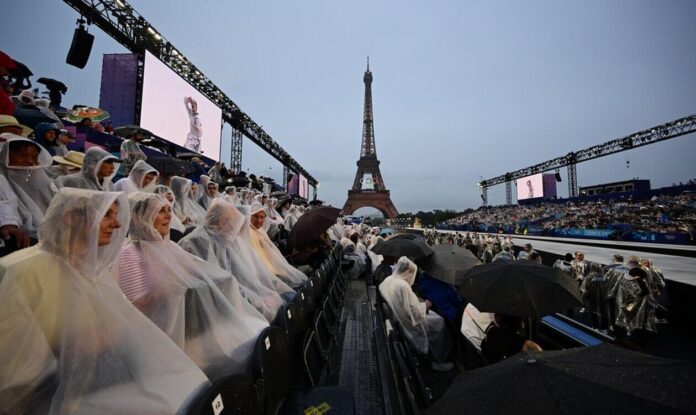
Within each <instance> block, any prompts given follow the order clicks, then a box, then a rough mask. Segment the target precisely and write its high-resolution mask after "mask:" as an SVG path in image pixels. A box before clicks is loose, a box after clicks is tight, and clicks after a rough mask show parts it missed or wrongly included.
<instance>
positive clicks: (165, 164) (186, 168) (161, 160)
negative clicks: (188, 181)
mask: <svg viewBox="0 0 696 415" xmlns="http://www.w3.org/2000/svg"><path fill="white" fill-rule="evenodd" d="M147 164H149V165H151V166H152V167H154V168H155V169H157V171H158V172H159V173H160V174H161V175H162V176H164V177H168V176H181V177H186V176H187V175H188V174H189V173H192V172H193V171H194V170H193V166H192V165H191V163H189V162H188V161H184V160H179V159H175V158H173V157H148V159H147Z"/></svg>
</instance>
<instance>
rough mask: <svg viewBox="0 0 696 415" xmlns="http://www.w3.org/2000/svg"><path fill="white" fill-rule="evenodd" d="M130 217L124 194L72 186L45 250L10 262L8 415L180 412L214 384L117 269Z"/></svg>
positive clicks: (0, 392)
mask: <svg viewBox="0 0 696 415" xmlns="http://www.w3.org/2000/svg"><path fill="white" fill-rule="evenodd" d="M114 203H117V204H118V206H116V207H114V206H113V205H114ZM114 208H116V209H118V210H117V212H114V211H113V209H114ZM106 215H108V216H106ZM105 216H106V217H105ZM102 218H104V221H105V223H107V224H109V223H110V224H111V225H112V226H111V227H107V228H105V229H104V235H108V233H109V232H111V236H110V241H109V243H108V244H107V245H103V246H99V239H100V238H99V235H100V225H101V223H102ZM129 219H130V213H129V210H128V201H127V199H126V197H125V195H123V194H121V193H111V192H100V191H90V190H81V189H62V190H61V191H60V192H59V193H58V194H57V195H56V196H55V198H54V200H53V202H52V203H51V205H50V206H49V208H48V210H47V211H46V214H45V218H44V222H43V223H41V225H40V227H39V244H38V245H37V246H34V247H31V248H27V249H23V250H21V251H18V252H15V253H13V254H11V255H8V256H6V257H4V258H2V260H0V304H2V307H0V327H2V329H1V330H0V408H2V409H1V410H2V411H4V413H13V414H15V413H16V414H19V413H41V414H44V413H48V414H94V413H100V414H124V415H125V414H135V413H138V414H145V413H147V414H174V413H181V412H183V411H185V409H186V407H187V406H188V404H189V403H190V402H191V401H192V400H193V399H195V397H196V396H197V395H198V394H199V393H200V391H201V390H203V389H205V388H207V387H208V386H209V385H210V383H209V381H208V379H207V378H206V376H205V374H203V372H202V371H201V370H200V369H199V368H198V367H197V366H196V364H195V363H193V361H191V359H189V358H188V356H186V354H184V352H182V351H181V350H180V349H179V348H178V347H177V346H176V345H175V344H174V343H172V341H171V340H170V339H169V338H168V337H167V336H166V335H165V334H164V333H163V332H162V331H161V330H160V329H159V328H158V327H157V326H155V325H154V324H153V323H152V322H151V321H150V320H148V319H147V318H146V317H145V316H143V315H142V313H140V312H139V311H138V310H137V309H136V308H135V307H133V306H132V305H131V304H130V303H129V302H128V300H126V298H125V297H124V296H123V294H122V293H121V290H120V289H119V287H118V285H117V284H116V282H115V281H114V278H113V276H112V275H110V273H109V271H108V268H109V265H110V264H111V263H112V262H113V260H114V259H115V258H116V256H117V255H118V252H119V250H120V248H121V244H122V243H123V240H124V238H125V235H126V232H127V230H128V226H127V224H128V222H129ZM115 221H117V223H118V224H120V228H117V229H113V226H117V225H116V224H115ZM104 235H103V236H104Z"/></svg>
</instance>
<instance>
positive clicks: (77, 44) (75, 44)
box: [65, 27, 94, 69]
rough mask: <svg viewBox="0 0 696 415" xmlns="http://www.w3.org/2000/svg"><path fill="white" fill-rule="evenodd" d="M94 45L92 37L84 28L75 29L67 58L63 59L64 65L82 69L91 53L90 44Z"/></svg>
mask: <svg viewBox="0 0 696 415" xmlns="http://www.w3.org/2000/svg"><path fill="white" fill-rule="evenodd" d="M93 43H94V35H92V34H90V33H88V32H87V31H86V30H85V29H84V27H78V28H77V29H75V34H74V35H73V39H72V43H71V44H70V50H69V51H68V56H67V57H66V58H65V63H67V64H70V65H72V66H77V67H78V68H80V69H82V68H84V67H85V65H87V61H88V60H89V54H90V52H92V44H93Z"/></svg>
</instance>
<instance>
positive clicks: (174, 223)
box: [153, 184, 186, 233]
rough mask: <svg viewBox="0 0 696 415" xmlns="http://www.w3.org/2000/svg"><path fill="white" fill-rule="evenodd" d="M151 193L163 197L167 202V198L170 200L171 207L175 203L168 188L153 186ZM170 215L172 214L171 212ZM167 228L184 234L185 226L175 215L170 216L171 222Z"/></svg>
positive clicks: (172, 194)
mask: <svg viewBox="0 0 696 415" xmlns="http://www.w3.org/2000/svg"><path fill="white" fill-rule="evenodd" d="M153 193H155V194H158V195H162V196H164V198H165V199H167V201H169V198H171V201H169V203H171V204H172V205H174V202H175V201H176V196H174V192H173V191H172V189H171V188H170V187H169V186H165V185H163V184H158V185H157V186H155V189H154V190H153ZM172 209H173V208H172ZM172 213H174V212H173V211H172ZM169 228H170V229H175V230H177V231H179V232H181V233H184V232H186V225H184V224H183V223H182V222H181V219H179V216H177V215H176V214H173V215H172V220H171V221H170V222H169Z"/></svg>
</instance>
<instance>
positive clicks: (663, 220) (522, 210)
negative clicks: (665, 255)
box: [437, 180, 696, 244]
mask: <svg viewBox="0 0 696 415" xmlns="http://www.w3.org/2000/svg"><path fill="white" fill-rule="evenodd" d="M664 190H665V192H664V193H663V194H656V195H653V196H650V197H647V198H624V197H616V198H613V199H608V200H604V201H603V200H590V201H586V200H582V197H581V198H578V199H576V200H573V201H563V200H557V201H544V202H540V203H539V204H536V205H521V206H496V207H485V206H484V207H481V208H479V209H476V210H471V211H467V212H463V213H462V214H460V215H458V216H456V217H454V218H451V219H448V220H446V221H444V222H442V223H440V224H438V225H437V228H438V229H450V230H457V231H474V232H489V233H509V234H524V235H540V236H560V237H578V238H597V239H613V240H627V241H640V242H660V243H681V244H693V243H694V241H695V237H696V192H695V190H696V182H694V181H693V180H691V181H689V182H688V183H687V184H686V185H682V186H676V187H671V188H665V189H664Z"/></svg>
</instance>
